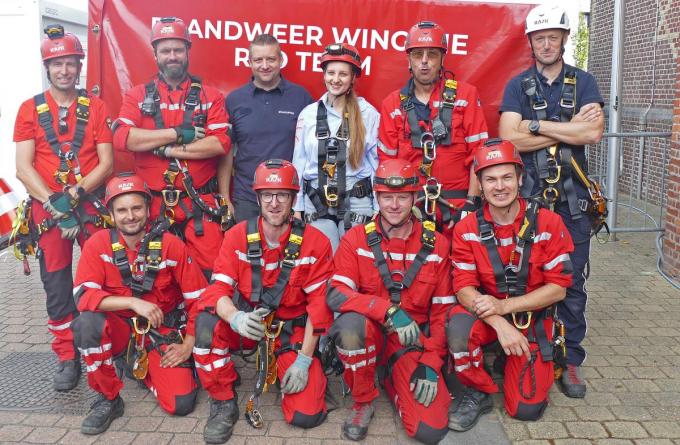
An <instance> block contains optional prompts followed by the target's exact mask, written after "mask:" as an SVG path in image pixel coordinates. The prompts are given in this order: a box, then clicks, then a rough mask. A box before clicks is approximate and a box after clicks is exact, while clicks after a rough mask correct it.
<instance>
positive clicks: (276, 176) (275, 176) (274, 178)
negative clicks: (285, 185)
mask: <svg viewBox="0 0 680 445" xmlns="http://www.w3.org/2000/svg"><path fill="white" fill-rule="evenodd" d="M265 182H273V183H277V184H278V183H281V182H283V180H282V179H281V176H279V174H278V173H271V174H270V175H269V176H267V179H265Z"/></svg>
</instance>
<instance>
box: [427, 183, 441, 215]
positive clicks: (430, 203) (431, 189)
mask: <svg viewBox="0 0 680 445" xmlns="http://www.w3.org/2000/svg"><path fill="white" fill-rule="evenodd" d="M423 191H424V192H425V213H426V214H427V215H429V216H433V215H434V214H435V213H436V212H437V201H438V200H439V196H440V195H441V193H442V185H441V184H440V183H439V182H438V181H437V178H434V177H432V176H430V177H429V178H427V180H426V181H425V185H424V186H423Z"/></svg>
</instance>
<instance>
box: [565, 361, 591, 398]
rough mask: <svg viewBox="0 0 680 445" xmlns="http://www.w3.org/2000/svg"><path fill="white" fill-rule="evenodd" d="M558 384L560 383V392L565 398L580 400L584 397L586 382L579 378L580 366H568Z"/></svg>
mask: <svg viewBox="0 0 680 445" xmlns="http://www.w3.org/2000/svg"><path fill="white" fill-rule="evenodd" d="M560 383H562V392H563V393H564V395H565V396H567V397H572V398H574V399H582V398H584V397H585V396H586V382H585V381H584V380H583V377H581V367H580V366H576V365H569V364H568V365H567V368H566V369H565V370H564V371H562V377H561V378H560Z"/></svg>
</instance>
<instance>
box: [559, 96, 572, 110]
mask: <svg viewBox="0 0 680 445" xmlns="http://www.w3.org/2000/svg"><path fill="white" fill-rule="evenodd" d="M560 107H562V108H574V100H573V99H567V98H565V97H562V98H561V99H560Z"/></svg>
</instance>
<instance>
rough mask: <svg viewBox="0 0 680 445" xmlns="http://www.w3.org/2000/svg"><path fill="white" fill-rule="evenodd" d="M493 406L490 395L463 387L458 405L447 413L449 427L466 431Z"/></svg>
mask: <svg viewBox="0 0 680 445" xmlns="http://www.w3.org/2000/svg"><path fill="white" fill-rule="evenodd" d="M491 408H493V400H491V396H490V395H489V394H486V393H484V392H481V391H477V390H476V389H473V388H465V389H464V390H463V394H462V398H461V400H460V403H459V404H458V407H457V408H456V409H455V410H454V411H451V412H450V413H449V429H452V430H453V431H467V430H469V429H470V428H472V427H473V426H475V425H476V424H477V421H478V420H479V417H480V416H481V415H482V414H486V413H488V412H489V411H491Z"/></svg>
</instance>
